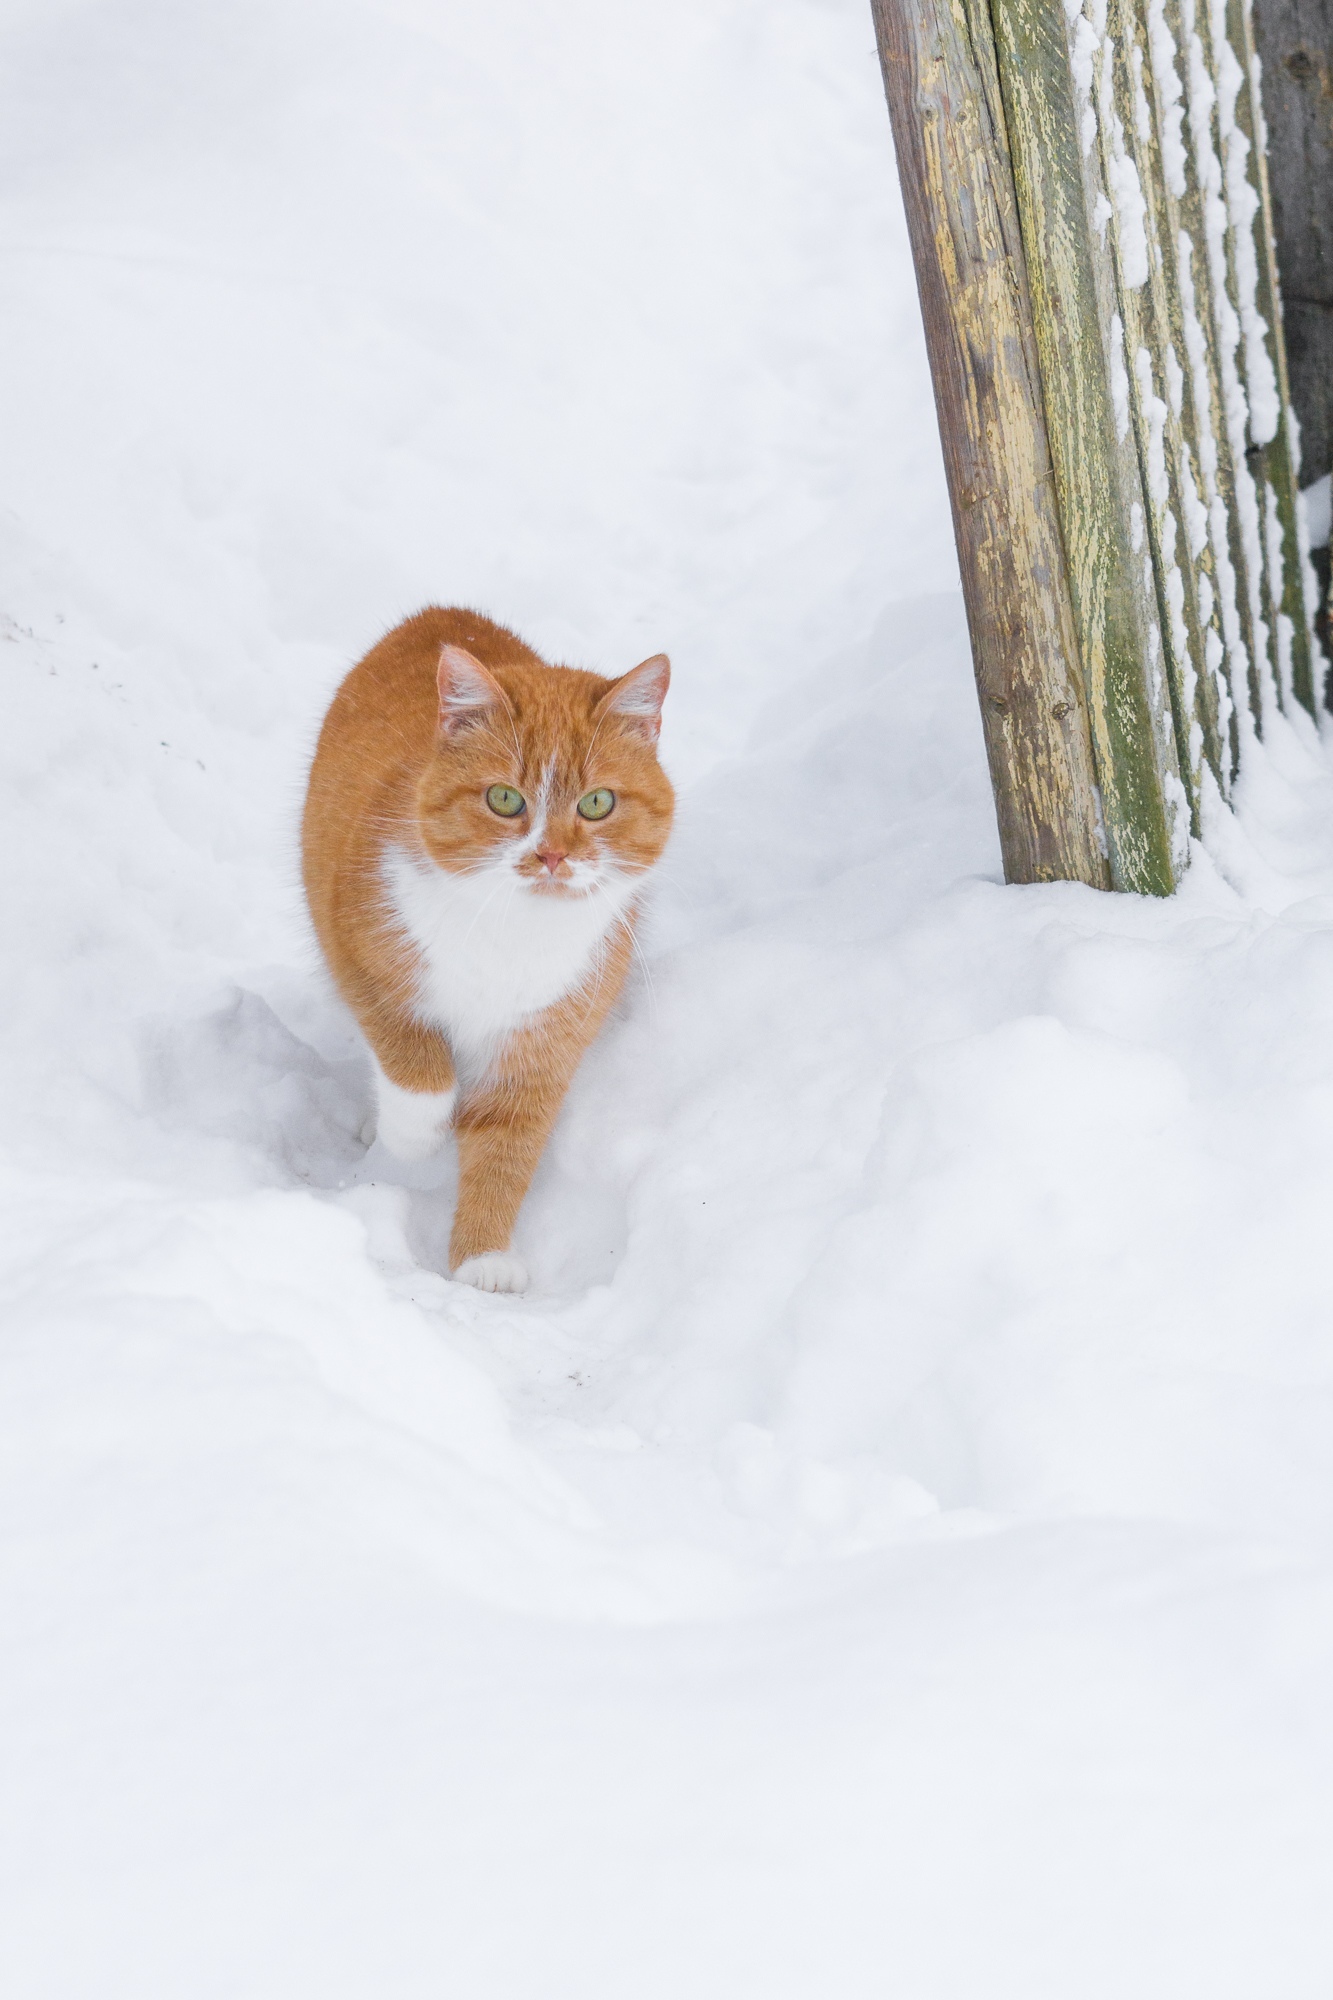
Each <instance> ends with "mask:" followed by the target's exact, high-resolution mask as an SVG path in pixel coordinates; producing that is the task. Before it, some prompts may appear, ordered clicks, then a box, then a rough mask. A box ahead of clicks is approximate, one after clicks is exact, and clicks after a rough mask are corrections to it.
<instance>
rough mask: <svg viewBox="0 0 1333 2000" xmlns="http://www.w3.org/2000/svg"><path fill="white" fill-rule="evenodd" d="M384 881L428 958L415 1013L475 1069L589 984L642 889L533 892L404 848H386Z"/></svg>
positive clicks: (629, 885)
mask: <svg viewBox="0 0 1333 2000" xmlns="http://www.w3.org/2000/svg"><path fill="white" fill-rule="evenodd" d="M384 881H385V887H386V890H387V891H388V898H389V905H390V909H391V911H392V914H393V917H394V919H395V921H396V923H397V924H398V925H399V926H400V927H401V929H402V930H403V931H404V932H406V934H407V936H408V937H409V938H411V940H412V942H413V944H414V945H415V946H416V948H417V951H418V952H419V953H420V956H421V966H422V973H421V982H420V985H419V987H418V990H417V1013H418V1015H419V1017H420V1018H421V1019H422V1020H423V1021H429V1022H430V1023H431V1024H432V1025H433V1026H435V1027H438V1028H440V1029H442V1030H443V1032H444V1035H445V1037H446V1039H447V1040H448V1042H449V1046H450V1048H451V1049H452V1051H453V1054H454V1059H455V1061H456V1062H458V1063H460V1065H461V1066H462V1067H463V1068H464V1069H466V1070H471V1071H474V1072H475V1071H476V1070H479V1069H484V1068H485V1066H486V1064H487V1063H488V1062H489V1061H490V1059H491V1057H492V1055H493V1054H494V1052H495V1050H496V1049H497V1047H498V1046H499V1045H500V1043H501V1042H503V1041H504V1039H505V1038H506V1036H508V1035H510V1034H512V1033H513V1031H514V1029H515V1028H517V1027H519V1026H521V1025H522V1023H523V1022H524V1021H526V1020H528V1019H530V1018H531V1016H532V1015H534V1014H538V1013H540V1012H541V1010H542V1009H543V1008H544V1007H550V1006H552V1005H553V1004H554V1003H555V1002H556V1001H557V1000H561V999H563V998H564V996H565V995H566V994H567V993H571V992H573V991H574V990H575V989H576V988H577V987H579V986H581V985H582V984H583V982H584V981H585V980H586V979H587V978H588V977H589V975H590V974H591V973H592V972H593V969H594V962H595V959H596V955H597V952H598V950H599V948H600V946H601V945H602V943H603V941H604V940H605V938H606V937H607V935H608V933H609V932H610V931H611V930H612V929H613V928H614V926H615V925H616V923H617V922H618V921H619V919H620V918H621V917H622V916H623V915H624V913H625V911H626V910H627V909H628V907H629V905H630V904H631V903H632V901H633V900H634V894H635V891H636V889H637V887H638V884H637V883H636V882H635V881H633V880H632V879H631V880H628V881H623V882H617V883H615V884H613V885H610V886H608V887H605V888H602V889H599V890H596V891H594V892H593V893H592V894H590V895H586V896H578V897H574V896H568V897H566V896H548V895H535V894H533V892H532V891H531V890H529V889H527V888H525V887H524V886H523V884H522V882H521V881H519V880H518V879H517V878H515V877H514V876H513V875H500V876H497V875H496V874H495V873H492V872H486V873H483V874H478V875H451V874H450V873H449V872H448V871H447V870H446V869H443V868H437V867H436V866H435V864H434V863H433V862H431V861H428V860H424V859H418V858H417V857H416V856H414V855H412V854H409V853H407V852H406V851H405V850H404V849H403V848H401V847H390V848H388V849H387V850H386V851H385V856H384Z"/></svg>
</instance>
